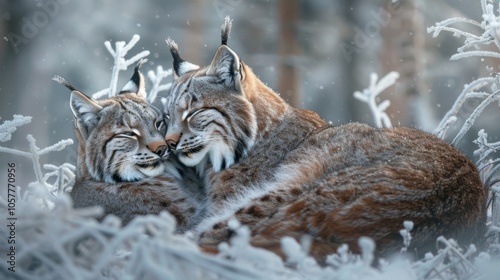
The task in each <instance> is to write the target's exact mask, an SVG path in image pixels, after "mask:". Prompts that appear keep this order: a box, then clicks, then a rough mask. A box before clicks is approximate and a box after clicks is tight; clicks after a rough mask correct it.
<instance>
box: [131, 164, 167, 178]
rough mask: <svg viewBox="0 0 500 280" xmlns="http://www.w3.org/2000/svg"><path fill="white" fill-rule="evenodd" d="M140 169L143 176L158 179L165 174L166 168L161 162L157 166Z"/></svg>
mask: <svg viewBox="0 0 500 280" xmlns="http://www.w3.org/2000/svg"><path fill="white" fill-rule="evenodd" d="M138 169H139V171H140V172H141V173H142V174H144V175H146V177H156V176H158V175H160V174H162V173H163V171H164V169H165V166H164V165H163V163H162V162H159V163H158V164H157V165H155V166H148V167H145V168H143V167H139V168H138Z"/></svg>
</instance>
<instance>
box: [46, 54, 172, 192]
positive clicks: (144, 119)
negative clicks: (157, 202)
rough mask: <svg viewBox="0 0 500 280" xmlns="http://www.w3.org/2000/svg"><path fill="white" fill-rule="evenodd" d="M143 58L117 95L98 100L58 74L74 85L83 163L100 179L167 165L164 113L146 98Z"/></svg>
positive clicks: (144, 173)
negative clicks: (141, 70) (164, 163)
mask: <svg viewBox="0 0 500 280" xmlns="http://www.w3.org/2000/svg"><path fill="white" fill-rule="evenodd" d="M141 64H142V62H141V63H139V64H138V65H137V66H136V67H135V69H134V74H133V76H132V78H131V80H130V81H129V82H128V83H127V85H126V86H125V87H124V88H123V89H122V91H121V92H120V93H119V94H118V95H117V96H115V97H112V98H108V99H104V100H93V99H92V98H90V97H88V96H86V95H85V94H84V93H82V92H81V91H79V90H77V89H75V88H74V87H73V86H71V85H70V84H68V83H67V82H66V81H65V80H64V79H62V78H60V77H57V78H55V79H54V80H56V81H58V82H59V83H61V84H64V85H65V86H66V87H68V88H69V89H70V90H71V91H72V92H71V99H70V107H71V110H72V111H73V115H74V117H75V127H76V129H75V132H76V134H77V138H78V140H79V152H78V165H79V168H85V169H86V170H84V171H81V172H85V171H86V172H87V174H88V175H90V176H91V177H92V178H93V179H95V180H98V181H105V182H108V183H115V182H124V181H136V180H139V179H142V178H145V177H154V176H157V175H159V174H161V173H162V172H163V170H164V166H163V163H162V162H161V158H162V157H166V156H167V154H166V153H165V152H166V150H167V146H166V143H165V140H164V137H163V136H164V135H165V123H164V120H163V115H162V113H161V112H160V111H159V110H157V109H156V108H154V107H153V106H151V105H150V104H148V103H147V101H146V99H145V92H144V81H143V76H142V74H141V73H140V72H139V67H140V65H141Z"/></svg>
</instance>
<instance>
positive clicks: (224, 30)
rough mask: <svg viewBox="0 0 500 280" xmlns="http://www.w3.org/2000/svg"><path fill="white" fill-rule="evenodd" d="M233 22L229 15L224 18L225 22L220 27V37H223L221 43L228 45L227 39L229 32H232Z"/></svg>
mask: <svg viewBox="0 0 500 280" xmlns="http://www.w3.org/2000/svg"><path fill="white" fill-rule="evenodd" d="M232 24H233V21H232V20H231V18H230V17H229V16H226V18H225V19H224V24H222V26H221V28H220V39H221V45H226V46H227V40H228V39H229V34H230V33H231V26H232Z"/></svg>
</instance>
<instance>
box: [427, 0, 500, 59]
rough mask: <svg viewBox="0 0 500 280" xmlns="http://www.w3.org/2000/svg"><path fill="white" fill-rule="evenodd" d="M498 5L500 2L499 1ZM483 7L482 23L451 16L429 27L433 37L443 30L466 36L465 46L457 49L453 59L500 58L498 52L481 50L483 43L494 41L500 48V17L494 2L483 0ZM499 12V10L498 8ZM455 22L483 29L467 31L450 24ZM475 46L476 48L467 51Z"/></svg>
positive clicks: (456, 35) (457, 35) (454, 34)
mask: <svg viewBox="0 0 500 280" xmlns="http://www.w3.org/2000/svg"><path fill="white" fill-rule="evenodd" d="M497 5H498V3H497ZM481 8H482V12H483V21H482V22H481V23H479V22H477V21H474V20H470V19H464V18H451V19H447V20H444V21H441V22H438V23H436V24H435V25H434V26H432V27H429V28H428V29H427V32H428V33H432V36H433V37H437V36H438V35H439V33H440V32H441V31H448V32H452V33H453V36H455V37H458V38H460V37H465V42H464V46H462V47H460V48H458V49H457V52H458V53H457V54H455V55H453V56H452V57H451V59H452V60H455V59H461V58H466V57H473V56H476V57H495V58H500V54H499V53H498V52H492V51H484V50H479V48H480V46H481V45H488V44H492V43H494V44H495V45H496V46H497V48H499V49H500V17H499V16H498V15H497V14H495V9H494V4H493V3H491V2H490V1H488V0H481ZM497 13H499V11H498V10H497ZM455 23H467V24H471V25H474V26H477V27H479V28H480V29H482V33H481V34H480V35H476V34H473V33H469V32H465V31H463V30H460V29H458V28H455V27H450V25H452V24H455ZM471 48H474V50H471V51H467V50H468V49H471Z"/></svg>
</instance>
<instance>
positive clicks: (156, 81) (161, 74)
mask: <svg viewBox="0 0 500 280" xmlns="http://www.w3.org/2000/svg"><path fill="white" fill-rule="evenodd" d="M170 75H172V69H168V70H166V71H165V70H163V67H162V66H161V65H159V66H158V67H156V73H155V72H154V71H152V70H150V71H148V77H149V80H151V82H152V83H153V87H152V88H151V91H150V92H149V94H148V102H149V103H151V104H152V103H153V101H155V99H156V97H157V96H158V92H160V91H166V90H168V89H170V87H171V86H172V83H167V84H161V82H162V80H163V79H165V78H167V77H168V76H170Z"/></svg>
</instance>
